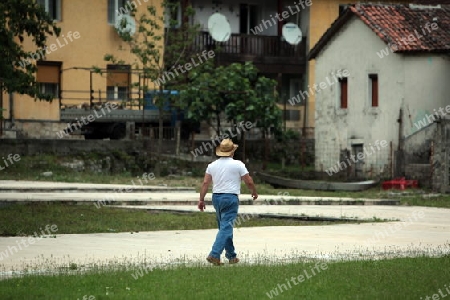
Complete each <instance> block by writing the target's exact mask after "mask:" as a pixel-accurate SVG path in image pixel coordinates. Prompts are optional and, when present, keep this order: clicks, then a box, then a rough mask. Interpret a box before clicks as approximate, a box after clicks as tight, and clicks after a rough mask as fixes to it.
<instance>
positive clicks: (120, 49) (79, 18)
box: [3, 0, 161, 121]
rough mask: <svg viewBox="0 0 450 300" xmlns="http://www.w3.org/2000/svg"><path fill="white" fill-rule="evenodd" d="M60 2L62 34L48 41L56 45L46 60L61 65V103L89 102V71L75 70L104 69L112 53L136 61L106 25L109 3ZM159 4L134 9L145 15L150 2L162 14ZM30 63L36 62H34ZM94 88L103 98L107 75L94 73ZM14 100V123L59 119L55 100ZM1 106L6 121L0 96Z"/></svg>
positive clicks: (5, 97)
mask: <svg viewBox="0 0 450 300" xmlns="http://www.w3.org/2000/svg"><path fill="white" fill-rule="evenodd" d="M61 2H62V6H61V21H60V22H57V26H58V27H60V28H61V35H60V37H59V38H56V37H54V36H49V37H48V38H47V46H50V45H52V44H56V45H57V50H55V51H54V52H52V53H50V54H48V55H47V56H46V59H45V60H46V61H59V62H62V66H61V69H62V72H61V86H60V88H61V89H62V90H63V93H62V97H63V99H62V104H66V105H76V104H81V103H84V102H89V89H90V83H89V81H90V79H89V71H87V70H81V69H78V70H76V69H74V68H91V67H92V66H97V67H100V68H106V65H107V64H108V62H106V61H104V60H103V57H104V55H105V54H113V55H115V56H116V57H117V58H118V59H121V60H123V61H125V63H128V64H132V63H134V62H136V59H135V56H134V55H132V54H131V53H130V47H129V46H128V45H127V44H126V43H125V42H123V41H122V40H121V39H120V37H119V35H118V34H117V33H116V31H115V29H114V27H113V26H112V25H109V24H108V19H107V3H108V1H91V0H77V1H67V0H61ZM160 2H161V1H158V0H156V1H149V2H148V3H145V2H144V1H142V5H138V6H137V15H138V16H139V15H140V14H142V13H144V12H145V11H146V7H147V6H148V5H150V3H153V5H155V6H156V8H157V9H158V10H159V11H161V7H160V4H159V3H160ZM69 32H72V34H74V33H75V32H78V35H79V38H78V39H76V38H72V41H71V40H70V39H69V38H68V35H69ZM63 35H64V36H63ZM58 41H59V42H58ZM58 43H59V44H58ZM60 45H61V46H60ZM24 48H25V49H26V50H28V51H32V52H35V51H37V50H39V49H36V48H33V45H32V43H31V41H30V40H27V41H25V43H24ZM32 62H33V63H36V61H35V60H32ZM132 80H133V81H137V78H136V77H134V78H133V79H132ZM93 88H94V90H95V97H96V99H98V97H99V93H98V90H100V89H101V90H102V91H103V94H102V97H106V76H104V75H103V76H101V75H98V74H95V75H94V76H93ZM67 91H78V92H67ZM13 98H14V111H13V114H14V118H15V119H16V120H44V121H59V119H60V110H59V101H58V99H54V100H53V102H51V103H45V102H42V101H35V100H34V99H32V98H30V97H28V96H25V95H19V94H13ZM73 98H80V99H73ZM3 104H4V107H5V108H6V111H5V112H4V113H3V117H4V118H9V117H10V112H9V95H6V94H4V95H3Z"/></svg>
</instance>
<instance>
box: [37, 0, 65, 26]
mask: <svg viewBox="0 0 450 300" xmlns="http://www.w3.org/2000/svg"><path fill="white" fill-rule="evenodd" d="M37 3H38V4H39V5H41V6H42V7H43V8H44V9H45V11H46V12H47V13H48V15H49V16H50V17H51V18H53V20H56V21H61V0H37Z"/></svg>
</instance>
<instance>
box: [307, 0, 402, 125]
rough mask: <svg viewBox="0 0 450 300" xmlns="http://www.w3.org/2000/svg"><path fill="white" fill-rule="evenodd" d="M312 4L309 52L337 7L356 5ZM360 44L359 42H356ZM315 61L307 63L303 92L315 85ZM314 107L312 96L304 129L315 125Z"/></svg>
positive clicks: (337, 0) (339, 0)
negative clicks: (306, 77)
mask: <svg viewBox="0 0 450 300" xmlns="http://www.w3.org/2000/svg"><path fill="white" fill-rule="evenodd" d="M312 2H313V4H312V5H311V7H310V16H309V17H310V25H309V31H307V32H306V33H305V34H306V35H307V36H308V39H309V40H308V45H309V46H308V45H307V47H308V49H309V50H311V49H312V48H313V47H314V45H315V44H316V43H317V42H318V41H319V39H320V38H321V37H322V35H323V34H324V33H325V32H326V31H327V29H328V28H330V26H331V24H332V23H333V22H334V21H335V20H336V19H337V18H338V17H339V5H340V4H342V5H347V4H349V3H356V2H355V1H346V0H313V1H312ZM377 3H408V1H405V0H393V1H377ZM358 42H360V41H358ZM315 63H316V61H315V60H310V61H309V63H308V80H307V81H306V82H305V90H306V89H308V88H307V86H308V85H310V86H313V85H314V83H315V78H317V77H316V74H315V68H316V66H315ZM315 105H316V97H315V95H312V96H310V97H309V99H308V107H307V110H308V113H307V125H306V127H314V126H315V125H314V123H315V118H314V115H315Z"/></svg>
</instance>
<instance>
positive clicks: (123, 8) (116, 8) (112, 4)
mask: <svg viewBox="0 0 450 300" xmlns="http://www.w3.org/2000/svg"><path fill="white" fill-rule="evenodd" d="M127 2H128V1H126V0H108V23H109V24H111V25H114V24H116V20H117V17H118V16H121V15H129V14H130V12H131V10H132V9H133V3H134V5H136V4H135V3H136V2H135V1H130V2H128V4H127ZM135 7H136V6H135Z"/></svg>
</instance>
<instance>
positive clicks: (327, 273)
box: [0, 256, 450, 300]
mask: <svg viewBox="0 0 450 300" xmlns="http://www.w3.org/2000/svg"><path fill="white" fill-rule="evenodd" d="M136 271H140V274H138V273H136ZM140 275H142V276H140ZM301 276H303V277H301ZM292 278H294V279H292ZM446 287H447V289H448V290H447V291H450V257H449V256H444V257H440V258H429V257H417V258H394V259H390V260H359V261H340V262H324V261H322V262H298V263H292V264H284V265H259V264H257V265H244V264H241V265H231V266H230V265H226V266H223V267H213V266H211V267H203V266H190V267H187V266H181V267H172V268H168V269H167V268H166V269H158V268H153V269H152V268H151V267H149V268H148V269H140V270H139V269H128V270H125V269H123V270H114V271H107V270H101V271H95V272H90V273H87V274H77V275H58V276H35V275H27V276H25V277H22V278H14V279H7V280H2V281H0V295H1V299H3V300H5V299H83V296H86V297H85V298H84V299H97V300H98V299H168V300H172V299H195V300H200V299H206V300H211V299H243V300H246V299H318V300H323V299H333V300H334V299H338V300H339V299H361V300H364V299H367V300H372V299H431V298H426V297H427V296H429V297H432V296H433V294H439V290H441V292H442V293H444V295H445V294H447V295H448V294H450V293H448V292H447V291H446ZM277 294H278V296H277ZM89 297H90V298H89ZM421 297H422V298H421ZM433 299H442V298H433Z"/></svg>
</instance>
